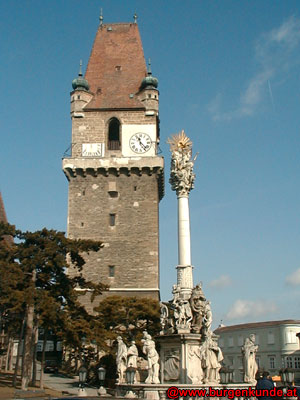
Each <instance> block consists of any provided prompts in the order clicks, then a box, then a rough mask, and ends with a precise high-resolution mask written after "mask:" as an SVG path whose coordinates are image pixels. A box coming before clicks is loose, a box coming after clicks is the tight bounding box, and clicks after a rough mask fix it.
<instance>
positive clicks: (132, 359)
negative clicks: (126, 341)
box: [127, 340, 139, 368]
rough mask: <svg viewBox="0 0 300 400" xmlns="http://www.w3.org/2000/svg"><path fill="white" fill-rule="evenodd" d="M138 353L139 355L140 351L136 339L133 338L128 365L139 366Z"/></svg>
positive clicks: (128, 351) (128, 352)
mask: <svg viewBox="0 0 300 400" xmlns="http://www.w3.org/2000/svg"><path fill="white" fill-rule="evenodd" d="M138 355H139V352H138V349H137V347H136V345H135V341H134V340H132V342H131V344H130V346H129V347H128V350H127V367H134V368H137V358H138Z"/></svg>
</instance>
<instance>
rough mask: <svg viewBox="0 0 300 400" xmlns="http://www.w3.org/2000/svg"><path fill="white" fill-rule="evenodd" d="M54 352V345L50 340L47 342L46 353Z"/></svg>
mask: <svg viewBox="0 0 300 400" xmlns="http://www.w3.org/2000/svg"><path fill="white" fill-rule="evenodd" d="M53 350H54V343H53V342H52V341H50V340H47V343H46V349H45V351H53Z"/></svg>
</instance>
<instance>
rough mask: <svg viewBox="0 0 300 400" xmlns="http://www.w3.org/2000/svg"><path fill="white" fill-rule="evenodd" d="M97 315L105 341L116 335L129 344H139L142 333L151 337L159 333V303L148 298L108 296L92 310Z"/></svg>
mask: <svg viewBox="0 0 300 400" xmlns="http://www.w3.org/2000/svg"><path fill="white" fill-rule="evenodd" d="M94 310H95V311H96V312H97V314H98V323H99V324H101V325H102V326H103V328H104V329H105V330H106V332H107V336H106V337H107V339H109V338H110V339H115V338H116V337H117V336H118V335H122V336H123V338H124V339H125V340H126V341H127V342H128V343H129V342H130V341H131V340H137V341H138V342H140V340H141V338H142V336H143V331H144V330H147V332H148V333H150V334H151V335H152V336H155V335H157V334H159V331H160V305H159V302H158V301H156V300H154V299H149V298H142V297H141V298H139V297H121V296H110V297H107V298H105V299H104V300H103V301H101V303H100V304H99V306H97V307H95V309H94Z"/></svg>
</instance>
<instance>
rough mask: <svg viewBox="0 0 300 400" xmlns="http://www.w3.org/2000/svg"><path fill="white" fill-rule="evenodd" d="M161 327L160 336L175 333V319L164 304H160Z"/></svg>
mask: <svg viewBox="0 0 300 400" xmlns="http://www.w3.org/2000/svg"><path fill="white" fill-rule="evenodd" d="M160 325H161V328H162V330H161V331H160V335H163V334H164V333H174V323H173V318H171V317H170V316H169V308H168V306H167V305H166V304H164V303H160Z"/></svg>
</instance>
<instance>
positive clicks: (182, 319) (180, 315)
mask: <svg viewBox="0 0 300 400" xmlns="http://www.w3.org/2000/svg"><path fill="white" fill-rule="evenodd" d="M174 318H175V324H176V328H177V329H178V328H185V329H187V330H188V331H190V327H191V321H192V319H193V315H192V310H191V307H190V304H189V302H188V301H187V300H183V299H180V300H179V301H178V303H177V306H176V309H175V311H174Z"/></svg>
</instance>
